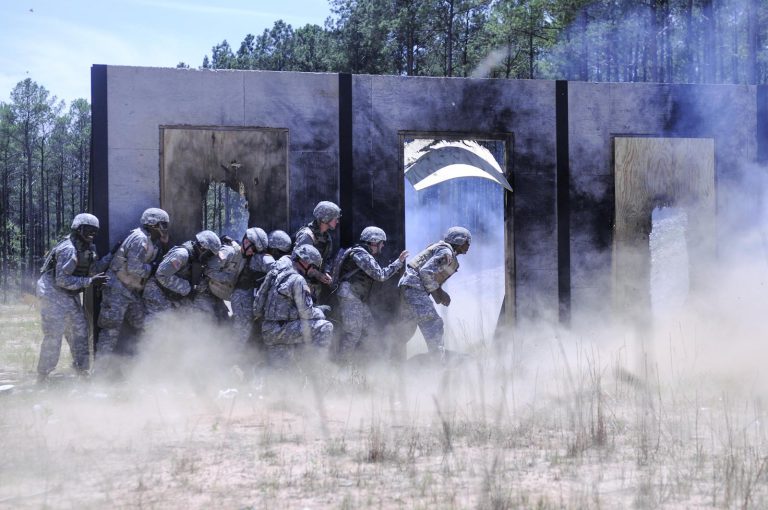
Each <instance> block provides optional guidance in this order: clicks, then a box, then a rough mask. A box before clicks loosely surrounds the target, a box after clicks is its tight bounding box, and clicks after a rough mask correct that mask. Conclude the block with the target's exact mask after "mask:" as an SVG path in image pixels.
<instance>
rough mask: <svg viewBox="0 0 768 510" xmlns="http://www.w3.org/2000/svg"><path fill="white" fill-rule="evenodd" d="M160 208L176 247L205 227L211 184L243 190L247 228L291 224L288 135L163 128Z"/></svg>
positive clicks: (245, 130)
mask: <svg viewBox="0 0 768 510" xmlns="http://www.w3.org/2000/svg"><path fill="white" fill-rule="evenodd" d="M161 147H162V149H161V158H160V166H161V168H160V204H161V207H163V208H164V209H165V210H167V211H168V213H169V214H170V216H171V234H172V239H173V240H174V242H177V243H178V242H183V241H184V240H186V239H189V238H191V237H192V236H193V235H194V234H195V233H196V232H198V231H199V230H200V229H201V227H202V214H203V213H202V211H203V200H204V197H205V193H206V192H207V190H208V185H209V184H210V183H211V182H212V181H216V182H224V183H227V185H228V186H229V187H230V188H232V189H233V190H236V191H237V190H239V188H240V183H242V184H243V186H244V188H245V198H246V200H247V201H248V212H249V220H248V224H249V226H259V227H261V228H263V229H265V230H267V231H270V230H273V229H277V228H280V229H285V228H286V227H287V225H288V184H289V183H288V150H287V149H288V131H287V130H285V129H267V128H204V127H203V128H196V127H164V128H161Z"/></svg>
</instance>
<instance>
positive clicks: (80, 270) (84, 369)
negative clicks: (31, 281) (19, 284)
mask: <svg viewBox="0 0 768 510" xmlns="http://www.w3.org/2000/svg"><path fill="white" fill-rule="evenodd" d="M98 232H99V220H98V218H96V216H93V215H92V214H85V213H83V214H78V215H77V216H75V219H74V220H73V221H72V233H71V234H70V235H69V236H68V237H67V238H66V239H64V240H62V241H61V242H59V244H57V245H56V246H55V247H54V248H53V249H52V250H51V251H50V253H49V254H48V256H47V257H46V259H45V262H44V263H43V267H42V269H41V272H42V275H41V276H40V279H39V280H38V281H37V296H38V297H39V298H40V306H41V308H40V315H41V319H42V325H43V343H42V345H41V346H40V359H39V360H38V363H37V378H38V382H43V381H45V380H46V378H47V377H48V374H50V373H51V372H52V371H53V370H54V369H55V368H56V365H57V364H58V362H59V355H60V354H61V337H62V335H64V336H66V338H67V342H69V348H70V350H71V351H72V358H73V362H74V366H75V370H77V372H78V374H80V375H87V373H88V369H89V368H90V352H89V348H88V323H87V321H86V319H85V311H84V310H83V307H82V306H81V305H80V293H81V292H82V291H83V290H85V289H86V288H87V287H88V286H89V285H101V284H103V283H105V282H106V281H107V280H108V276H106V275H105V274H103V273H101V271H103V270H104V269H105V268H106V266H107V264H109V261H110V259H111V257H109V256H107V257H105V258H104V259H102V260H100V261H98V262H97V260H98V257H97V256H96V248H95V247H94V245H93V239H94V237H96V234H97V233H98ZM95 273H99V274H95Z"/></svg>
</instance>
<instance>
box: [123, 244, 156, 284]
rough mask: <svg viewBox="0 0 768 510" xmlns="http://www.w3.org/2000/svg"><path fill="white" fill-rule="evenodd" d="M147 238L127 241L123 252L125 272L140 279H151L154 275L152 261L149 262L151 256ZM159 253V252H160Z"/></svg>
mask: <svg viewBox="0 0 768 510" xmlns="http://www.w3.org/2000/svg"><path fill="white" fill-rule="evenodd" d="M150 242H151V241H150V240H149V239H147V238H144V239H140V238H138V237H134V238H132V239H131V238H129V239H126V240H125V242H124V243H123V246H122V250H123V253H124V254H125V270H126V271H127V272H128V273H130V274H132V275H135V276H137V277H139V278H142V279H145V278H149V275H150V274H151V273H152V261H151V260H148V259H149V256H150V255H151V250H150V249H149V247H150V246H149V243H150ZM158 252H159V251H158Z"/></svg>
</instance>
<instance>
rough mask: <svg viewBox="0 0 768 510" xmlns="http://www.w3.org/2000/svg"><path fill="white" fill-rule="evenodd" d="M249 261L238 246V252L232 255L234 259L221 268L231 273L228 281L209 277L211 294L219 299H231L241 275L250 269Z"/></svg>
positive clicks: (224, 271) (226, 272)
mask: <svg viewBox="0 0 768 510" xmlns="http://www.w3.org/2000/svg"><path fill="white" fill-rule="evenodd" d="M248 261H249V259H248V258H246V257H244V256H243V255H242V253H241V252H240V249H239V248H238V250H237V253H236V254H235V255H233V256H232V259H231V260H229V261H227V263H226V264H225V265H224V266H223V267H222V268H221V271H222V272H223V273H225V274H228V275H230V278H229V280H228V281H227V282H220V281H216V280H213V279H210V278H209V279H208V288H209V289H210V290H211V294H213V295H214V296H216V297H217V298H219V299H225V300H226V299H229V298H230V297H231V296H232V291H233V290H235V287H236V286H237V283H238V282H239V281H240V276H242V274H243V273H245V272H246V271H247V270H248ZM238 274H239V275H240V276H237V282H236V281H235V275H238ZM238 288H239V287H238ZM251 288H253V287H251Z"/></svg>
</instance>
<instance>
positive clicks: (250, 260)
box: [230, 227, 290, 346]
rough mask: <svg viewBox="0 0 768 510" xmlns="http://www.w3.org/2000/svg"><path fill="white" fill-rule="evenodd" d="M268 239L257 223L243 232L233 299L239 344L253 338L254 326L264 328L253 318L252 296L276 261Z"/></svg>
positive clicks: (259, 329) (241, 344) (243, 343)
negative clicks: (269, 250)
mask: <svg viewBox="0 0 768 510" xmlns="http://www.w3.org/2000/svg"><path fill="white" fill-rule="evenodd" d="M286 236H287V234H286ZM289 241H290V240H289ZM268 243H269V238H268V236H267V233H266V232H264V230H262V229H260V228H258V227H254V228H249V229H248V230H246V231H245V235H244V236H243V244H242V247H241V254H242V259H241V262H240V266H239V273H238V275H237V280H236V283H235V289H234V290H233V291H232V297H231V299H230V302H231V304H232V316H233V318H234V324H235V334H236V337H237V342H238V345H240V346H245V345H246V344H247V343H248V341H249V340H250V339H251V335H252V333H253V329H254V327H256V328H258V331H259V332H261V323H260V322H259V323H257V324H254V321H253V297H254V295H255V294H256V290H257V289H258V288H259V286H261V283H262V282H263V281H264V278H265V277H266V276H267V273H268V272H269V271H270V270H271V269H272V266H273V265H274V264H275V259H273V258H272V255H270V254H269V253H267V248H268V247H269V244H268Z"/></svg>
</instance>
